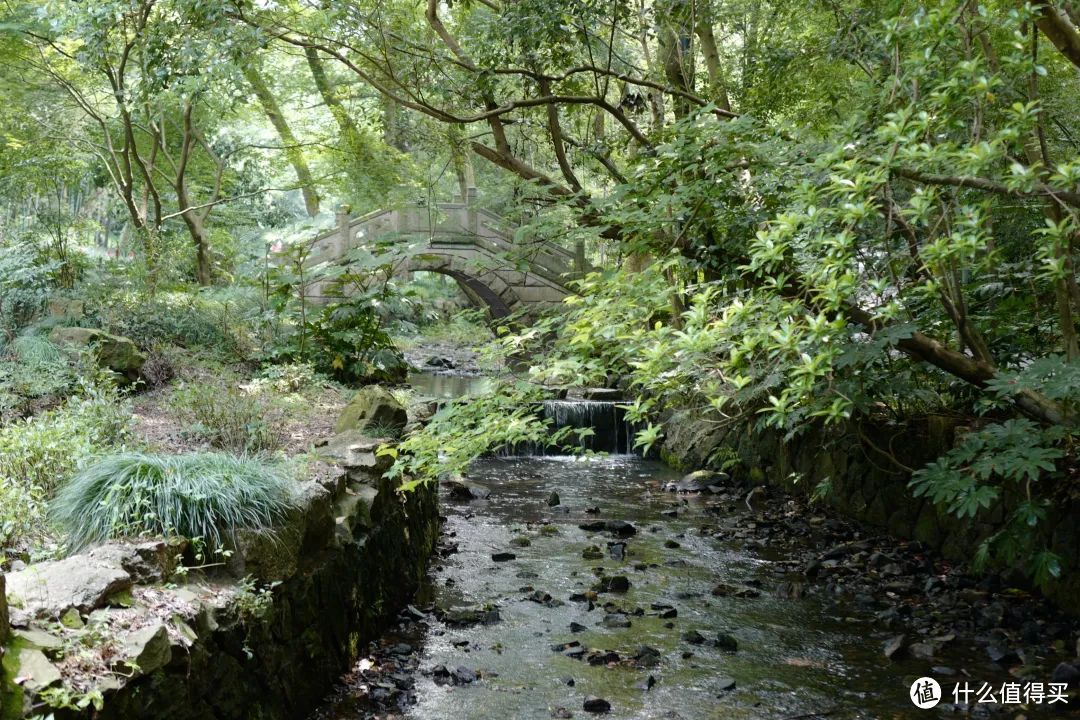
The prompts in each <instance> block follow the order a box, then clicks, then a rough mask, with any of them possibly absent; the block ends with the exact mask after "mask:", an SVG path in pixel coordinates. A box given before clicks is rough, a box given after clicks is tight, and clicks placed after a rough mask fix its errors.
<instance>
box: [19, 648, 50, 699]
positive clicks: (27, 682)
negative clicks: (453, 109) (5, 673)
mask: <svg viewBox="0 0 1080 720" xmlns="http://www.w3.org/2000/svg"><path fill="white" fill-rule="evenodd" d="M16 662H18V669H17V670H16V671H15V673H14V676H15V682H16V683H17V684H19V685H22V686H23V687H25V688H27V689H28V690H32V691H34V692H38V691H40V690H44V689H45V688H47V687H49V686H50V685H55V684H56V683H58V682H60V671H59V670H57V669H56V666H55V665H53V664H52V663H51V662H49V658H47V657H45V653H43V652H41V651H40V650H38V649H37V648H30V647H25V648H22V649H21V650H19V654H18V657H17V658H16Z"/></svg>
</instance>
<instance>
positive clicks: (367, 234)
mask: <svg viewBox="0 0 1080 720" xmlns="http://www.w3.org/2000/svg"><path fill="white" fill-rule="evenodd" d="M388 236H394V237H400V238H401V239H402V241H403V242H413V243H416V242H417V241H418V240H422V241H424V242H423V244H422V246H421V248H420V249H419V250H418V251H417V252H416V255H415V258H414V260H413V261H410V262H406V263H404V264H403V265H402V267H401V271H403V272H408V271H413V270H429V271H434V272H442V273H445V274H447V275H450V276H452V277H454V278H455V279H456V280H457V281H458V282H459V284H460V285H462V288H463V289H464V290H465V292H466V294H467V295H469V297H470V298H472V299H473V301H474V302H476V303H477V304H486V305H487V306H488V308H489V309H490V310H492V312H493V313H494V314H495V315H503V314H506V313H507V312H509V311H512V310H513V309H515V308H517V307H518V306H521V305H525V306H526V307H531V306H539V305H551V304H555V303H558V302H559V301H561V300H562V298H563V297H564V296H565V295H567V294H568V292H569V291H568V290H567V283H568V282H569V281H571V280H574V279H577V278H580V277H581V276H582V275H583V274H584V273H585V272H586V271H587V270H588V266H587V263H586V261H585V256H584V250H583V248H581V247H578V248H577V249H576V251H575V252H571V251H570V250H567V249H565V248H562V247H560V246H558V245H556V244H554V243H551V242H536V243H518V242H515V240H514V236H513V230H512V228H510V227H508V225H507V223H506V221H505V220H503V219H502V218H500V217H499V216H498V215H496V214H494V213H492V212H489V211H487V210H484V209H482V208H478V207H477V206H476V194H475V189H471V190H470V193H469V195H468V196H467V197H466V201H465V202H451V203H438V204H435V205H427V204H422V203H414V204H410V205H406V206H404V207H399V208H395V209H386V210H376V211H375V212H371V213H368V214H366V215H362V216H360V217H352V216H350V215H349V212H348V208H347V207H343V208H342V209H341V210H339V212H338V215H337V226H336V227H335V228H334V229H333V230H331V231H328V232H326V233H323V234H322V235H319V236H318V237H316V238H315V239H314V240H312V246H311V252H310V255H309V257H308V263H309V264H312V265H314V264H318V263H324V262H334V261H335V260H337V259H338V258H341V257H343V256H345V254H346V253H348V251H349V250H350V249H352V248H355V247H358V246H363V245H365V244H367V243H373V242H374V241H375V240H377V239H381V238H386V237H388ZM308 295H309V296H310V297H313V298H318V297H321V296H323V287H322V286H321V284H320V283H313V284H312V286H311V287H310V289H309V292H308Z"/></svg>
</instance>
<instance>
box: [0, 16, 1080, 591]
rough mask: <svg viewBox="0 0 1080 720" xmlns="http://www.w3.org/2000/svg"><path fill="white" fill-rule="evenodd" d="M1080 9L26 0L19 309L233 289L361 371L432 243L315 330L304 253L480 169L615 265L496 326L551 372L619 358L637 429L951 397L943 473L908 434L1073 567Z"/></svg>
mask: <svg viewBox="0 0 1080 720" xmlns="http://www.w3.org/2000/svg"><path fill="white" fill-rule="evenodd" d="M1078 25H1080V6H1078V5H1077V4H1076V3H1075V2H1072V0H1039V1H1035V2H1015V1H1012V0H1009V1H1006V0H1001V1H998V0H987V1H986V2H974V1H972V0H944V1H942V2H925V3H919V2H909V1H907V0H888V1H885V2H880V1H876V0H875V1H873V2H871V1H868V0H812V1H811V2H792V1H791V0H649V1H646V0H614V1H613V2H596V1H594V0H558V1H552V0H457V1H455V2H449V1H447V2H441V1H440V0H425V1H424V2H415V1H414V0H410V1H409V2H404V1H401V0H388V1H387V2H373V1H367V0H365V1H363V2H354V1H352V0H341V1H336V2H332V3H330V2H321V1H319V2H316V1H314V0H312V1H288V2H284V1H283V2H277V1H273V0H260V1H259V2H246V1H234V0H100V1H96V2H76V1H74V0H44V1H37V2H28V1H25V0H0V95H2V97H3V99H4V102H3V104H2V105H0V148H2V152H0V243H2V244H3V256H2V257H0V326H2V327H3V331H4V333H5V337H6V338H7V341H6V342H13V341H14V339H15V338H17V337H19V336H20V335H21V334H25V333H26V332H27V328H31V330H30V332H31V334H33V332H36V330H33V328H34V327H37V328H38V330H40V329H41V327H40V325H38V326H35V325H34V323H36V322H39V320H40V313H41V310H42V308H43V307H44V306H45V304H46V302H47V301H48V300H49V298H51V297H76V298H81V297H88V298H90V299H91V301H92V302H91V304H94V303H97V304H98V305H99V306H100V307H111V308H114V309H115V310H116V312H119V313H121V314H123V313H127V312H130V311H131V309H132V308H137V307H140V306H141V307H149V305H147V304H146V303H151V304H152V303H158V302H162V300H161V298H163V297H168V296H169V294H170V293H181V294H186V295H187V296H190V297H194V298H199V300H198V302H202V303H211V302H222V298H223V296H227V295H228V293H232V295H231V296H227V297H224V302H225V306H226V307H230V306H229V303H233V305H232V306H231V307H234V308H239V309H241V312H240V315H241V316H242V317H243V321H242V324H244V327H245V328H246V333H247V334H246V335H245V339H244V340H243V341H238V342H237V343H235V346H236V349H237V351H238V352H242V353H244V354H246V356H247V357H248V358H249V359H253V360H255V361H257V362H263V363H271V364H272V363H276V362H286V361H294V360H298V359H299V360H311V359H312V358H314V360H313V361H314V362H315V364H316V365H317V366H319V367H320V369H321V370H322V371H325V372H328V373H331V374H333V373H343V372H346V371H349V372H352V371H355V372H353V375H354V376H355V375H359V374H362V373H363V372H366V370H365V368H366V367H367V364H370V361H371V359H372V358H373V357H374V354H375V352H376V351H377V350H379V349H383V348H386V347H388V346H389V345H390V344H391V340H390V336H389V334H388V333H387V332H386V328H385V327H384V326H383V324H382V323H381V321H379V320H378V318H379V317H380V312H383V310H384V309H385V308H386V307H389V306H392V305H394V303H400V302H406V304H407V300H403V299H402V297H401V296H399V295H396V294H395V293H396V290H395V287H394V285H393V283H389V282H386V283H381V282H377V283H370V282H367V281H359V280H357V278H358V277H360V276H361V275H363V273H365V272H366V273H369V275H370V274H371V273H376V272H377V271H379V270H380V269H383V270H385V268H386V267H389V266H392V265H393V264H394V263H395V262H398V260H399V259H400V256H401V253H403V252H409V250H408V249H403V248H402V247H400V246H395V245H394V244H393V243H386V244H385V245H384V246H382V247H380V248H376V249H373V254H372V255H370V256H368V257H367V258H366V260H365V261H364V262H366V263H367V264H366V265H363V264H362V265H360V266H357V268H358V269H356V270H355V272H354V274H353V275H352V276H351V280H350V281H351V282H354V283H355V284H356V285H357V287H359V288H360V291H359V294H358V295H353V296H351V297H352V299H350V300H345V299H342V301H341V302H340V303H339V304H337V305H335V307H334V312H333V313H324V314H323V315H322V316H319V317H315V316H310V317H309V315H308V308H307V307H306V305H305V304H304V298H303V296H302V295H303V293H302V292H301V293H300V297H299V298H298V296H297V293H296V289H297V288H298V287H302V286H303V284H304V282H305V280H304V279H303V272H304V270H305V259H304V256H303V252H304V251H303V243H304V241H306V240H310V238H311V237H313V236H314V234H315V233H316V230H317V229H319V228H327V227H331V226H332V225H333V224H334V223H335V222H336V220H335V219H334V214H335V211H337V210H338V209H339V208H341V207H342V206H348V207H349V209H350V210H351V212H353V213H354V214H362V213H364V212H367V211H371V210H376V209H380V208H384V207H391V206H394V205H395V204H401V203H402V202H405V201H410V202H412V201H416V200H417V199H423V200H424V202H426V203H438V202H446V201H449V200H451V199H454V198H458V199H464V198H467V197H469V193H470V189H471V188H478V190H479V194H478V197H479V198H481V202H482V204H483V205H484V207H486V208H488V209H490V210H492V211H495V212H497V213H499V214H500V215H502V216H503V217H505V218H506V219H508V220H509V221H511V222H512V223H514V224H515V225H516V226H517V227H518V229H517V231H516V237H517V238H518V239H519V240H520V241H521V244H522V247H523V248H528V247H530V246H531V245H532V244H533V243H532V241H536V242H541V243H552V244H555V245H562V246H563V247H564V249H566V250H569V251H573V252H576V253H577V254H578V255H579V256H583V257H584V258H585V259H586V260H587V261H588V263H589V265H590V267H591V269H592V272H590V273H589V274H587V275H585V276H584V277H583V278H580V279H579V280H578V283H577V285H575V294H574V295H571V296H570V297H569V298H568V300H567V302H566V304H565V306H564V307H561V308H559V309H558V310H557V311H555V312H553V313H551V315H550V316H549V317H546V318H543V319H540V320H539V321H538V322H536V323H535V324H532V325H531V326H527V325H526V324H525V323H522V324H519V325H513V324H507V327H505V328H503V334H502V338H501V342H502V345H503V347H504V349H505V351H506V352H508V353H514V354H517V355H522V354H529V356H530V357H531V358H532V362H533V364H534V365H535V367H534V370H533V373H532V379H533V380H535V381H543V382H545V383H548V384H552V385H560V386H569V385H579V386H582V385H583V386H592V385H604V384H605V383H607V382H608V380H609V379H610V378H612V377H618V378H621V379H622V380H623V382H624V384H625V385H627V386H628V387H629V388H631V389H632V390H633V394H634V396H635V398H636V401H635V402H634V403H633V406H632V413H633V416H634V418H635V419H637V420H639V421H641V422H642V423H643V425H644V427H645V429H644V430H643V431H642V432H641V434H640V435H639V438H638V440H639V444H640V446H642V447H650V446H652V445H654V444H655V443H656V442H657V441H658V439H659V438H660V437H661V436H662V434H663V432H664V422H665V418H666V417H667V416H668V414H669V413H670V412H671V411H672V410H674V409H686V408H692V409H694V410H695V411H697V412H700V413H701V414H703V415H704V416H705V417H707V418H709V419H710V420H711V421H713V422H715V423H717V424H718V425H725V424H736V423H749V424H751V425H752V426H754V427H756V428H758V429H760V430H776V431H779V432H782V433H790V434H792V435H794V434H797V433H799V432H802V431H804V430H805V429H807V428H809V427H812V426H819V425H822V424H824V425H833V426H840V425H843V424H845V423H848V422H851V421H852V420H858V419H868V418H872V419H875V421H882V422H891V423H903V422H909V421H911V420H912V419H914V418H925V417H927V416H945V417H949V418H952V419H953V420H955V424H956V425H958V426H960V427H963V428H965V429H966V430H967V432H966V434H962V436H961V439H960V440H958V441H957V443H956V444H955V446H954V447H953V449H952V450H951V451H950V452H949V453H947V454H945V455H943V456H942V457H941V458H939V459H938V460H937V461H936V462H934V463H932V464H930V465H928V466H926V467H924V468H907V467H906V466H904V462H903V458H902V457H897V455H896V453H893V452H891V451H889V450H887V449H886V450H883V451H882V454H883V455H884V456H885V457H883V458H879V459H881V460H882V461H883V462H894V463H897V464H898V465H900V466H903V467H905V468H906V470H908V471H913V472H915V475H914V480H913V484H912V490H913V491H914V492H915V493H916V494H919V495H925V496H927V497H930V498H932V499H933V500H934V501H935V502H937V503H939V504H940V505H941V506H942V507H943V508H945V509H946V510H947V511H949V512H951V513H953V514H955V515H957V516H959V517H961V518H969V519H970V518H974V517H975V516H976V515H978V514H979V513H983V512H988V511H990V509H991V508H994V507H997V506H999V505H1007V507H1005V508H1004V512H1005V513H1006V514H1007V516H1008V517H1010V518H1012V520H1013V523H1012V525H1010V528H1011V529H1010V530H1009V531H1008V532H1005V533H1003V534H1001V535H999V536H995V537H994V538H992V539H991V540H990V541H989V542H987V543H986V544H985V545H984V550H985V554H986V555H987V557H989V556H990V555H991V554H1000V555H1002V556H1004V557H1013V556H1015V555H1016V554H1017V553H1021V554H1027V555H1029V556H1031V557H1033V558H1034V561H1033V563H1032V564H1031V566H1030V569H1031V570H1032V571H1033V573H1034V574H1035V575H1036V576H1037V577H1038V578H1040V579H1041V580H1046V579H1048V578H1050V577H1052V576H1055V575H1057V574H1059V573H1060V571H1061V568H1060V564H1059V561H1058V558H1056V557H1055V556H1054V555H1053V553H1050V552H1049V551H1046V550H1042V549H1040V548H1039V547H1036V546H1034V545H1033V542H1034V540H1033V539H1032V537H1033V536H1031V535H1030V534H1029V533H1027V532H1026V530H1025V528H1029V527H1031V526H1034V525H1037V524H1038V522H1039V520H1040V519H1041V518H1042V517H1043V516H1044V515H1045V512H1046V508H1047V507H1048V506H1049V505H1050V504H1051V503H1052V502H1054V499H1055V498H1056V497H1058V496H1059V495H1061V494H1063V493H1064V494H1070V493H1073V492H1075V481H1074V479H1073V477H1072V474H1071V472H1070V471H1069V466H1070V460H1071V458H1072V455H1073V452H1074V450H1073V442H1072V440H1073V437H1074V433H1075V430H1076V402H1077V400H1078V399H1080V398H1078V397H1077V395H1078V392H1080V374H1078V368H1080V366H1078V365H1077V362H1078V361H1080V338H1078V331H1077V322H1078V313H1080V286H1078V284H1077V280H1076V266H1075V263H1076V252H1077V247H1076V246H1077V241H1078V239H1080V215H1078V213H1080V144H1078V143H1080V137H1078V133H1080V129H1078V127H1077V125H1076V121H1075V119H1076V118H1077V117H1078V116H1080V105H1078V104H1080V100H1078V98H1080V93H1078V90H1080V30H1078V29H1077V27H1078ZM282 247H285V248H286V250H285V251H284V252H283V253H282V254H283V255H284V256H285V257H287V258H288V259H287V260H286V261H285V262H277V261H275V262H271V261H270V255H271V250H273V251H274V252H275V253H276V252H278V251H279V250H281V248H282ZM289 248H294V249H292V250H289ZM296 248H299V249H296ZM523 252H524V251H523ZM290 253H292V254H290ZM508 261H509V262H521V261H522V258H509V259H508ZM105 278H107V279H105ZM337 279H339V280H340V278H337ZM121 293H125V294H126V295H124V296H123V297H121ZM357 298H359V299H357ZM312 312H314V311H312ZM212 327H213V323H210V329H207V330H206V332H207V333H210V332H211V329H212ZM357 328H359V330H358V329H357ZM128 329H129V330H130V329H131V328H128ZM189 329H190V328H189ZM186 330H187V329H180V330H178V331H177V333H174V334H173V339H175V338H177V337H181V336H183V334H184V332H186ZM158 339H160V338H158ZM12 402H13V403H14V405H17V406H19V407H20V408H23V407H24V406H23V405H19V403H18V402H16V401H12ZM20 412H22V410H20ZM476 412H479V410H477V411H476ZM424 442H425V441H424V440H423V439H417V440H416V441H415V445H416V447H415V448H414V450H415V452H416V455H415V457H428V456H430V453H428V454H427V455H425V451H424V445H423V443H424ZM428 442H430V440H429V441H428ZM478 442H482V443H487V444H492V443H497V442H498V438H497V437H488V438H482V439H478ZM478 447H479V446H476V447H474V446H471V445H470V446H469V449H470V451H471V450H476V449H478ZM465 454H468V453H465ZM465 454H463V457H464V455H465ZM404 462H405V461H404V460H403V461H402V463H404ZM404 469H405V467H404V465H399V470H402V471H404ZM410 469H411V470H412V471H414V472H418V471H419V470H418V467H412V468H410ZM1017 498H1019V499H1017Z"/></svg>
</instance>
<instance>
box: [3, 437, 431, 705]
mask: <svg viewBox="0 0 1080 720" xmlns="http://www.w3.org/2000/svg"><path fill="white" fill-rule="evenodd" d="M370 449H371V448H361V449H360V452H356V450H357V449H356V448H355V447H352V448H350V450H351V451H352V455H353V456H354V457H361V459H363V460H365V464H366V465H367V467H366V468H358V467H353V468H352V469H351V470H350V471H349V472H348V474H347V475H342V476H340V477H337V478H335V479H333V480H327V481H324V482H320V483H315V482H312V483H308V484H306V486H305V487H304V488H303V491H302V492H301V493H300V495H301V498H302V502H301V507H299V508H298V509H297V511H296V513H295V515H294V517H292V518H291V519H290V522H289V524H288V525H287V526H286V527H285V528H283V529H282V532H281V533H278V535H277V537H276V538H267V537H262V536H253V535H247V536H243V537H241V538H240V539H239V549H238V550H237V552H236V554H235V555H234V556H233V558H231V559H230V560H229V567H228V572H227V573H226V572H224V571H219V572H220V574H219V575H217V576H215V575H207V576H204V577H199V578H196V577H194V576H189V577H188V578H187V579H186V581H182V582H181V583H180V584H177V583H176V576H175V575H174V576H173V582H172V583H162V582H158V583H151V582H146V583H143V581H142V579H141V578H139V577H134V576H133V577H132V581H131V582H129V583H127V584H128V585H129V586H130V587H129V589H127V590H125V591H124V592H123V593H122V595H123V598H124V599H118V596H117V595H116V594H114V595H110V596H107V597H102V598H101V599H100V600H99V601H95V604H96V605H98V607H96V608H89V607H83V608H81V609H76V610H74V611H72V609H71V607H63V606H62V605H63V604H64V603H63V602H60V603H59V604H56V603H54V604H53V605H48V606H43V605H35V604H33V603H30V604H28V603H27V602H26V601H25V600H24V599H22V598H20V597H18V596H13V594H12V583H11V582H10V581H11V580H12V579H13V578H15V576H16V575H19V573H15V574H13V575H12V576H11V577H9V578H8V580H9V583H8V593H7V595H8V600H9V602H10V603H11V604H12V610H11V611H12V616H13V617H12V623H13V625H15V635H14V636H13V637H12V638H11V639H10V640H9V642H8V645H7V648H6V649H7V658H6V660H5V663H4V670H5V678H4V689H5V691H6V692H5V693H4V701H5V702H4V707H3V713H2V715H3V717H4V718H15V717H28V716H45V715H48V714H49V713H50V712H53V710H52V709H50V708H47V707H41V703H40V692H41V691H42V690H43V688H41V687H35V683H34V682H33V681H30V682H27V681H26V679H25V678H26V670H27V666H26V665H25V663H24V664H23V667H20V662H19V658H20V657H22V658H24V659H26V660H27V662H29V661H30V660H31V659H32V660H33V661H34V662H37V663H39V664H40V662H41V661H42V660H43V659H45V658H46V657H47V658H48V659H49V666H50V667H55V668H58V669H60V670H61V671H62V672H63V673H67V672H68V671H69V670H70V669H71V666H70V662H71V658H72V657H73V655H74V654H75V653H76V652H79V651H81V649H82V648H83V647H86V646H87V645H88V643H89V647H90V649H91V651H93V652H96V653H98V654H99V655H110V656H114V658H113V660H112V661H110V662H111V663H112V666H113V668H114V671H111V672H105V673H100V675H101V677H99V678H97V680H96V681H95V682H96V683H97V685H96V686H97V687H98V688H99V689H100V690H101V691H102V692H103V693H104V700H105V702H104V709H103V710H101V711H99V712H96V713H94V712H93V711H92V710H90V709H87V710H84V711H81V712H76V711H70V710H67V711H62V712H57V713H56V717H57V719H58V720H61V719H62V718H68V717H71V718H74V717H87V718H89V717H94V718H97V719H100V720H111V719H116V720H119V719H125V720H133V719H134V718H154V719H155V720H240V719H243V720H285V719H287V718H303V717H306V716H307V715H308V713H309V712H310V711H311V709H312V708H313V707H314V706H316V705H317V704H318V702H319V701H320V700H321V699H322V698H323V697H325V696H326V695H327V694H328V692H329V691H330V690H331V688H332V685H333V683H334V682H335V681H336V680H337V678H338V677H340V675H341V674H342V673H343V672H345V671H347V670H348V669H349V668H350V667H351V666H352V664H353V663H354V662H355V661H356V660H357V659H358V658H359V657H360V656H361V654H362V653H363V652H365V650H366V648H367V644H368V642H370V641H372V640H375V639H376V638H377V637H378V636H379V635H380V634H381V630H382V629H383V628H384V627H385V626H386V624H387V621H388V620H389V619H391V618H393V617H394V616H395V615H396V614H397V613H398V612H399V611H400V610H401V609H402V608H403V607H404V605H405V604H406V603H408V602H409V601H410V599H411V598H412V595H413V593H414V591H415V590H416V588H417V586H418V584H419V583H420V581H421V580H422V577H423V574H424V571H425V566H426V562H427V559H428V557H429V556H430V554H431V552H432V550H433V548H434V546H435V542H436V539H437V536H438V508H437V494H436V488H434V487H430V486H421V487H419V488H417V490H416V491H414V492H412V493H409V494H408V495H407V496H405V497H402V496H401V495H400V494H398V493H397V492H396V491H395V490H394V486H393V485H392V484H391V483H390V482H389V481H387V480H384V479H381V478H380V477H379V474H380V472H381V469H382V468H380V467H378V466H379V461H378V460H377V459H375V458H374V455H373V454H372V453H371V452H369V450H370ZM114 547H119V549H116V550H114V549H112V548H114ZM129 550H130V548H128V549H127V550H125V549H124V546H108V547H107V548H106V549H105V550H104V551H103V550H101V549H99V551H98V556H97V558H96V559H95V558H86V561H87V562H88V563H89V562H92V561H93V562H99V563H104V562H110V560H109V559H108V558H114V559H115V560H116V563H117V566H120V564H121V563H122V562H124V563H126V562H128V561H130V560H131V558H132V557H133V556H132V554H131V552H130V551H129ZM125 553H126V555H125ZM77 557H78V556H77ZM125 557H126V558H127V560H125V559H124V558H125ZM102 558H105V559H102ZM122 569H123V571H124V572H127V571H128V570H129V569H130V570H131V574H132V575H134V574H136V570H135V567H134V566H131V567H129V565H128V564H124V565H123V568H122ZM34 570H35V567H34V566H31V567H30V568H28V569H27V570H25V571H23V572H33V571H34ZM237 578H248V580H247V581H246V584H245V583H238V582H237ZM0 580H2V578H0ZM19 581H20V583H22V586H24V587H25V586H26V578H19ZM0 587H3V586H2V585H0ZM0 604H2V603H0ZM124 605H128V606H129V607H127V608H125V607H124ZM20 606H21V607H20ZM61 617H63V618H65V622H64V623H60V622H58V620H59V618H61ZM95 623H96V625H95ZM68 625H70V626H71V627H68ZM20 626H21V628H20ZM95 626H96V627H98V628H102V627H108V628H110V633H109V634H110V637H109V638H107V639H102V640H101V641H100V642H99V644H98V645H93V644H92V642H91V639H88V638H89V636H88V628H90V627H95ZM65 658H67V659H65ZM123 659H130V660H133V661H135V662H136V664H137V665H138V667H139V669H138V670H137V671H131V670H130V669H129V666H127V665H124V664H123V663H122V662H118V661H119V660H123ZM125 674H127V675H132V674H133V677H131V678H126V677H124V676H125ZM67 679H68V678H67V677H65V680H64V681H57V680H55V679H54V678H42V682H47V683H49V685H50V686H51V687H54V688H55V687H59V686H60V685H61V682H66V681H67ZM16 680H18V682H19V684H18V685H16V684H15V683H16ZM35 706H36V708H35ZM32 708H35V709H32Z"/></svg>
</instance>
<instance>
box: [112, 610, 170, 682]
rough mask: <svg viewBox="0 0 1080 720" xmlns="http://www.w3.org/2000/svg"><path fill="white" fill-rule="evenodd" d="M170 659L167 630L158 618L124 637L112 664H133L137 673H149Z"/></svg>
mask: <svg viewBox="0 0 1080 720" xmlns="http://www.w3.org/2000/svg"><path fill="white" fill-rule="evenodd" d="M170 660H172V644H171V643H170V642H169V631H168V630H166V629H165V625H164V624H163V623H162V622H161V621H160V620H158V621H155V622H153V623H152V624H150V625H147V626H146V627H144V628H142V629H140V630H136V631H135V632H133V633H131V634H130V635H128V636H127V637H126V638H124V640H123V642H122V643H121V645H120V653H119V655H118V656H117V657H116V660H115V661H114V666H116V667H121V668H122V667H124V666H127V667H128V668H131V667H132V666H134V669H136V670H137V674H139V675H149V674H150V673H152V672H154V671H155V670H160V669H161V668H163V667H165V666H166V665H168V664H169V661H170Z"/></svg>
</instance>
